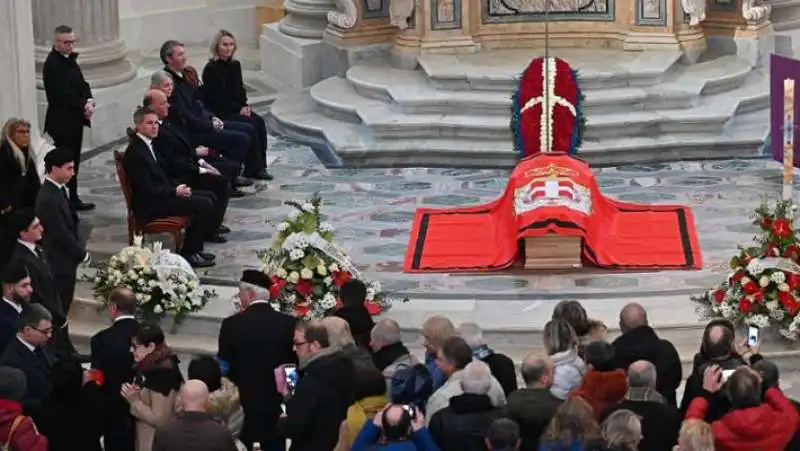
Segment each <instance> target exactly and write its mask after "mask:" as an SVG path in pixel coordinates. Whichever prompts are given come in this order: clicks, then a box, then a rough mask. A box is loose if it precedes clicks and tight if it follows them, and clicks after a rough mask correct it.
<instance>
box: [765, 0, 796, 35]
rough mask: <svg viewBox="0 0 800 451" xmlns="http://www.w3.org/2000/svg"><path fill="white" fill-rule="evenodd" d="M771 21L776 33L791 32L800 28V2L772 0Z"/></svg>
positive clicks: (794, 0)
mask: <svg viewBox="0 0 800 451" xmlns="http://www.w3.org/2000/svg"><path fill="white" fill-rule="evenodd" d="M769 4H770V5H772V14H771V15H770V21H771V22H772V25H773V27H774V29H775V31H789V30H796V29H798V28H800V0H771V1H770V2H769Z"/></svg>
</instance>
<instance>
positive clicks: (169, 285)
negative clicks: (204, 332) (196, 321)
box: [87, 236, 216, 326]
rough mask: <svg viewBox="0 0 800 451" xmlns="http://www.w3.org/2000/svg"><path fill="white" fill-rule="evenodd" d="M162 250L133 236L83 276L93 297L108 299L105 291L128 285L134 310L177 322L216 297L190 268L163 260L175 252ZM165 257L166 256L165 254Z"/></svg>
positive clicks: (146, 317) (171, 258)
mask: <svg viewBox="0 0 800 451" xmlns="http://www.w3.org/2000/svg"><path fill="white" fill-rule="evenodd" d="M164 254H169V253H168V251H162V249H161V243H155V244H154V245H153V246H152V247H146V246H143V245H142V238H141V237H140V236H137V237H136V238H135V239H134V245H133V246H130V247H126V248H124V249H122V250H121V251H120V252H119V253H118V254H116V255H114V256H112V257H111V258H110V259H109V260H108V262H107V263H106V264H104V265H103V266H102V267H101V268H99V269H98V270H97V273H96V274H95V275H94V276H93V277H88V278H87V280H88V281H89V282H90V283H91V284H92V291H93V293H94V295H95V297H96V298H99V299H102V300H103V304H104V306H105V304H106V303H107V302H108V295H109V294H110V293H111V291H112V290H114V289H115V288H118V287H127V288H130V289H131V290H132V291H133V293H134V295H135V297H136V300H137V301H138V304H139V305H138V314H139V316H140V317H141V319H143V320H146V321H148V320H149V321H153V320H159V319H161V318H163V317H165V316H171V317H172V318H173V324H174V325H176V326H177V325H178V324H180V323H181V322H182V320H183V319H184V318H185V317H186V316H187V315H189V314H190V313H193V312H197V311H199V310H201V309H202V308H203V307H205V306H206V304H208V302H209V301H210V300H211V299H213V298H214V297H216V293H215V292H214V291H213V290H208V289H205V288H203V287H201V286H200V281H199V279H198V277H197V275H196V274H195V273H194V271H191V268H189V269H186V268H187V267H188V266H187V267H180V266H177V267H176V266H175V265H167V264H164V262H166V261H173V262H174V260H175V258H176V256H174V255H172V254H169V255H167V256H165V255H164ZM165 257H168V258H165Z"/></svg>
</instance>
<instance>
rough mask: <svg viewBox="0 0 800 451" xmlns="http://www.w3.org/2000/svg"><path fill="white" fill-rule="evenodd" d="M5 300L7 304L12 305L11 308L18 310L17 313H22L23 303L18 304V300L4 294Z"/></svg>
mask: <svg viewBox="0 0 800 451" xmlns="http://www.w3.org/2000/svg"><path fill="white" fill-rule="evenodd" d="M3 301H4V302H5V303H6V304H8V305H10V306H11V308H13V309H14V310H16V311H17V313H22V306H21V305H19V304H17V303H16V302H14V301H12V300H11V299H8V298H7V297H5V296H3Z"/></svg>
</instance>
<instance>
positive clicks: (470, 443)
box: [428, 360, 502, 451]
mask: <svg viewBox="0 0 800 451" xmlns="http://www.w3.org/2000/svg"><path fill="white" fill-rule="evenodd" d="M458 383H459V384H460V386H461V391H462V394H460V395H456V396H453V397H452V398H450V402H449V404H448V406H447V407H445V408H444V409H442V410H440V411H438V412H436V413H435V414H433V416H432V417H431V420H430V425H429V426H428V430H430V433H431V435H432V436H433V439H434V441H435V442H436V443H437V444H439V449H440V450H442V451H482V450H484V449H486V448H485V447H486V443H485V441H484V437H485V435H486V431H487V430H489V426H491V424H492V422H493V421H494V420H495V419H497V418H498V417H500V414H501V412H502V409H500V408H497V407H494V406H493V405H492V400H491V398H490V397H489V390H491V388H492V372H491V369H490V368H489V365H487V364H486V363H484V362H481V361H480V360H474V361H472V362H471V363H469V364H468V365H467V366H466V367H465V368H464V370H463V371H462V372H461V378H460V379H459V381H458Z"/></svg>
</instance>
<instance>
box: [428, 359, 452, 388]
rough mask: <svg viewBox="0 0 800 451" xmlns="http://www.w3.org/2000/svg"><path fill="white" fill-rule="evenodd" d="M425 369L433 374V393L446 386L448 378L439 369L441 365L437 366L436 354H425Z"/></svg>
mask: <svg viewBox="0 0 800 451" xmlns="http://www.w3.org/2000/svg"><path fill="white" fill-rule="evenodd" d="M425 367H426V368H428V371H429V372H430V373H431V378H432V379H433V391H436V390H438V389H439V388H440V387H441V386H442V385H444V382H445V381H446V380H447V376H446V375H445V374H444V373H443V372H442V370H441V369H439V365H437V364H436V354H431V353H430V352H426V353H425Z"/></svg>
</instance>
